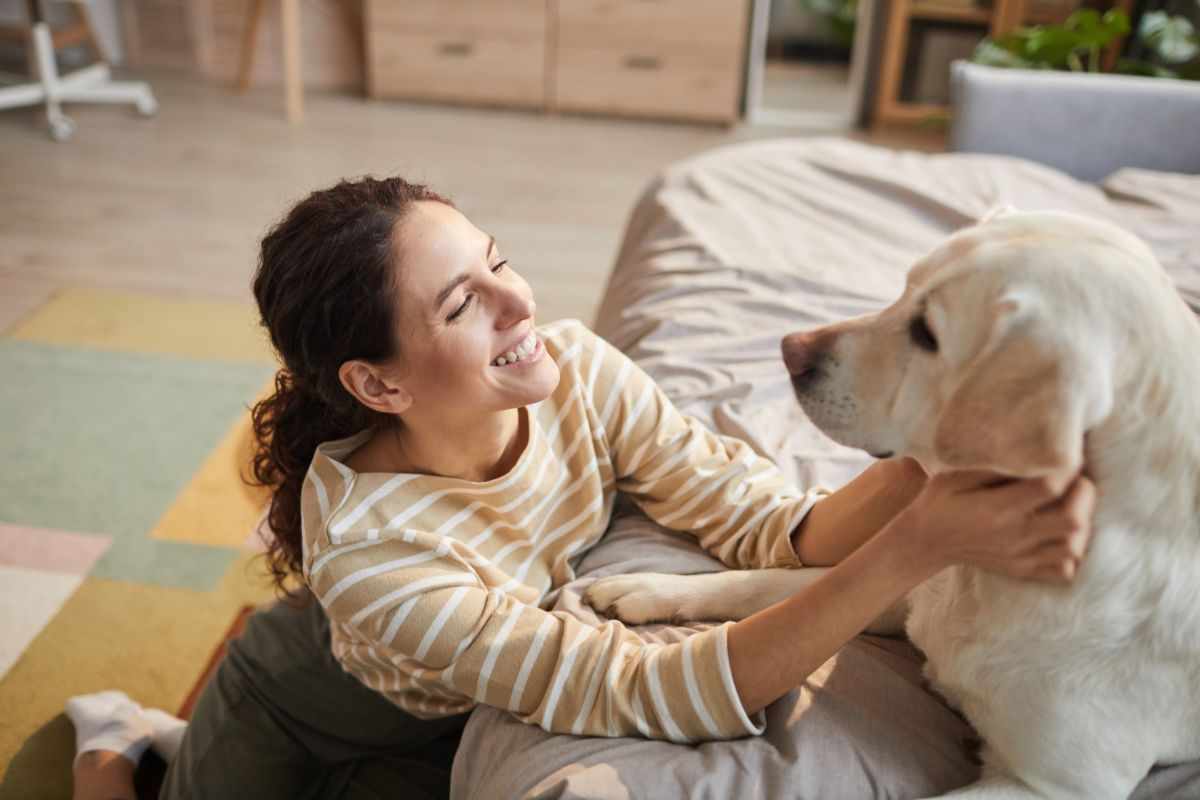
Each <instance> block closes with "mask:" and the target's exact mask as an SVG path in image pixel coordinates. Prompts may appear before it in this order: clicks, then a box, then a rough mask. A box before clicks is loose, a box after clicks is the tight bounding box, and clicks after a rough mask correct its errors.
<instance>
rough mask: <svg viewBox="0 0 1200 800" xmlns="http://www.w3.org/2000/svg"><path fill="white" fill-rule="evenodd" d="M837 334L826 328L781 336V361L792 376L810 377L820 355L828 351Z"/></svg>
mask: <svg viewBox="0 0 1200 800" xmlns="http://www.w3.org/2000/svg"><path fill="white" fill-rule="evenodd" d="M836 338H837V334H836V333H835V332H833V331H831V330H829V329H828V328H818V329H817V330H815V331H807V332H805V333H789V334H788V335H787V336H785V337H783V342H782V345H781V346H782V349H783V363H784V364H785V365H786V366H787V370H788V372H789V373H791V375H792V377H793V378H807V377H811V376H812V375H813V373H814V372H815V371H816V366H817V363H818V362H819V361H820V360H821V356H823V355H824V354H825V353H827V352H829V349H830V348H831V347H832V346H833V340H834V339H836Z"/></svg>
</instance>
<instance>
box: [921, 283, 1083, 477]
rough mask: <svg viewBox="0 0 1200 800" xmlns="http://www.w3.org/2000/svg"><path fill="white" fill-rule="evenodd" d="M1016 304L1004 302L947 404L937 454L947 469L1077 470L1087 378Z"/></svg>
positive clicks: (1031, 473)
mask: <svg viewBox="0 0 1200 800" xmlns="http://www.w3.org/2000/svg"><path fill="white" fill-rule="evenodd" d="M1019 305H1020V304H1019V303H1017V302H1015V301H1013V300H1004V301H1001V302H1000V303H999V304H998V305H997V307H996V308H995V309H994V311H995V314H996V318H995V320H994V321H993V325H992V330H991V334H990V335H989V337H988V341H987V342H986V344H985V346H984V347H983V349H982V350H981V351H980V354H979V355H978V356H976V357H975V359H974V360H973V361H972V362H971V363H969V364H967V365H966V367H965V370H964V372H963V376H962V378H961V379H960V381H959V383H958V385H957V386H956V387H954V388H953V390H952V391H951V393H950V395H949V398H948V400H947V401H946V403H945V405H944V406H943V408H942V411H941V416H940V417H939V418H938V421H937V426H936V430H935V433H934V443H933V446H934V454H935V455H936V457H937V459H938V460H939V461H940V462H941V463H942V465H943V466H945V467H947V468H950V469H982V470H990V471H994V472H1000V473H1003V474H1006V475H1013V476H1018V477H1033V476H1037V475H1048V474H1057V473H1064V472H1073V471H1076V470H1078V469H1079V467H1080V466H1081V465H1082V462H1083V434H1084V428H1085V415H1086V414H1087V411H1088V409H1089V405H1090V404H1089V396H1088V388H1087V384H1088V383H1090V381H1086V380H1084V381H1075V380H1073V378H1074V377H1075V376H1073V375H1072V374H1071V365H1070V364H1069V363H1066V362H1065V361H1064V360H1063V357H1062V355H1061V354H1059V353H1056V352H1055V350H1054V349H1052V348H1051V346H1049V345H1048V344H1046V343H1043V342H1039V341H1038V340H1037V339H1036V338H1035V337H1034V336H1032V335H1030V333H1029V332H1028V331H1027V330H1025V329H1024V327H1025V326H1024V325H1023V324H1022V322H1023V321H1024V320H1023V319H1022V318H1023V317H1024V315H1023V314H1021V313H1020V307H1019Z"/></svg>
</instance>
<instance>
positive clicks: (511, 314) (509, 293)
mask: <svg viewBox="0 0 1200 800" xmlns="http://www.w3.org/2000/svg"><path fill="white" fill-rule="evenodd" d="M536 310H537V304H536V303H534V302H533V297H532V296H531V295H530V294H529V293H528V292H523V291H521V290H520V289H518V288H517V287H512V288H509V289H506V290H505V291H504V293H503V295H502V298H501V314H500V319H499V320H498V322H499V323H500V326H501V327H502V328H507V327H509V326H511V325H513V324H515V323H517V322H520V321H521V320H523V319H530V318H532V317H533V315H534V312H535V311H536Z"/></svg>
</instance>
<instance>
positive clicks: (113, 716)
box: [66, 690, 153, 765]
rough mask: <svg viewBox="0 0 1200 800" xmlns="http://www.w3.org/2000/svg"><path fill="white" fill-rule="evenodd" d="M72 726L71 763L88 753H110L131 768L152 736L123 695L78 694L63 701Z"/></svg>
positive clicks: (138, 711)
mask: <svg viewBox="0 0 1200 800" xmlns="http://www.w3.org/2000/svg"><path fill="white" fill-rule="evenodd" d="M66 711H67V716H68V717H70V718H71V722H73V723H75V761H76V762H78V761H79V757H80V756H81V755H83V754H84V753H86V752H88V751H89V750H114V751H116V752H118V753H120V754H121V755H123V756H125V758H127V759H129V760H130V761H132V762H133V763H134V764H135V765H136V764H137V763H138V761H139V760H140V759H141V757H142V753H144V752H146V748H147V747H149V746H150V739H151V735H152V733H153V729H152V728H151V725H150V722H149V721H148V720H147V719H146V717H145V715H144V714H143V713H142V707H141V706H139V705H138V704H137V703H135V702H133V701H132V700H130V699H129V696H128V695H126V694H125V693H124V692H118V691H115V690H114V691H108V692H97V693H96V694H82V695H79V696H77V697H72V698H71V699H70V700H68V701H67V709H66Z"/></svg>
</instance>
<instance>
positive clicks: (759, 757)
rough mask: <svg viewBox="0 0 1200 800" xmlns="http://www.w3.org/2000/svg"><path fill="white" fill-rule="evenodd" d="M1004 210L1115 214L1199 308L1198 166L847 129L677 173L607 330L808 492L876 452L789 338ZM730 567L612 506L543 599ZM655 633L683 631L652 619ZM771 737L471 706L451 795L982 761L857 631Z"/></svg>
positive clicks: (654, 191) (924, 780)
mask: <svg viewBox="0 0 1200 800" xmlns="http://www.w3.org/2000/svg"><path fill="white" fill-rule="evenodd" d="M998 203H1010V204H1012V205H1014V206H1017V207H1018V208H1022V209H1041V208H1047V209H1049V208H1056V209H1067V210H1076V211H1081V212H1085V213H1089V214H1093V215H1097V216H1101V217H1108V218H1110V219H1113V220H1114V221H1116V222H1118V223H1119V224H1124V225H1126V226H1127V227H1129V228H1130V229H1132V230H1133V231H1134V232H1136V233H1138V234H1140V235H1142V236H1143V237H1145V238H1146V239H1147V240H1148V241H1149V242H1150V243H1151V245H1152V246H1153V247H1154V249H1155V250H1156V252H1157V253H1158V255H1159V257H1160V260H1162V262H1163V263H1164V265H1165V266H1166V267H1167V268H1168V270H1169V271H1170V272H1171V273H1172V275H1173V277H1174V278H1175V279H1176V282H1177V285H1179V286H1180V289H1181V291H1182V292H1183V293H1184V296H1185V297H1186V298H1187V299H1188V300H1189V302H1190V303H1191V304H1192V305H1193V308H1200V177H1189V176H1178V175H1167V174H1161V173H1150V172H1144V171H1124V172H1121V173H1118V174H1117V175H1115V176H1113V177H1112V178H1110V179H1109V181H1107V182H1106V183H1105V184H1104V185H1103V186H1095V185H1091V184H1082V183H1079V182H1077V181H1074V180H1073V179H1071V178H1069V177H1067V176H1065V175H1062V174H1060V173H1057V172H1055V171H1053V170H1050V169H1047V168H1044V167H1040V166H1037V165H1035V164H1031V163H1028V162H1022V161H1018V160H1014V159H1008V158H1001V157H993V156H971V155H933V156H931V155H925V154H917V153H896V152H893V151H888V150H882V149H876V148H872V147H868V146H865V145H860V144H855V143H851V142H847V141H844V140H833V139H825V140H821V139H817V140H812V139H804V140H781V141H777V142H760V143H753V144H747V145H739V146H735V147H732V148H726V149H722V150H717V151H714V152H711V153H708V154H705V155H703V156H701V157H698V158H696V159H693V160H690V161H687V162H684V163H681V164H678V165H676V166H674V167H672V168H671V169H669V170H667V171H666V172H665V173H664V174H663V175H661V176H660V177H659V178H658V179H656V180H655V181H654V182H653V183H652V184H651V185H650V187H649V188H648V189H647V191H646V192H645V194H644V195H643V197H642V198H641V200H640V201H639V203H638V204H637V206H636V208H635V209H634V212H633V214H632V216H631V218H630V220H629V223H628V226H627V230H626V236H625V240H624V243H623V245H622V247H621V251H620V254H619V256H618V259H617V264H616V266H615V268H614V271H613V274H612V277H611V279H610V283H609V286H608V288H607V290H606V292H605V295H604V298H603V302H602V304H601V307H600V310H599V314H598V320H597V323H596V330H597V332H599V333H600V334H601V335H603V336H604V337H605V338H607V339H609V341H611V342H613V343H614V344H615V345H617V346H618V347H620V348H621V349H622V350H624V351H625V352H626V353H628V354H629V355H630V356H631V357H632V358H633V359H634V360H636V361H637V362H638V363H640V364H641V365H642V366H643V367H644V368H645V369H646V370H647V371H648V372H649V373H650V374H651V375H652V376H653V377H654V378H655V379H657V380H658V381H659V383H660V384H661V385H662V386H663V388H664V389H665V391H666V392H667V393H668V394H669V395H670V396H671V397H672V399H673V400H674V401H675V402H676V403H677V404H678V405H679V407H680V408H681V409H682V410H684V411H685V412H687V413H691V414H693V415H695V416H697V417H699V418H700V419H702V420H704V421H705V422H706V423H708V424H709V425H711V426H712V427H713V428H714V429H716V430H718V431H720V432H722V433H726V434H730V435H733V436H738V437H740V438H742V439H745V440H746V441H748V442H750V443H751V444H752V445H753V446H754V447H755V448H756V449H757V450H758V451H759V452H760V453H762V454H764V455H766V456H768V457H770V458H772V459H774V460H775V461H776V462H777V463H778V464H779V465H780V467H781V468H782V469H784V470H785V471H786V472H787V473H788V475H790V476H791V478H792V479H793V480H795V481H797V482H798V483H801V484H804V485H811V484H814V483H815V484H821V485H824V486H827V487H830V488H834V487H836V486H839V485H841V484H842V483H844V482H845V481H846V480H848V479H849V478H851V477H852V476H853V475H855V474H856V473H857V472H858V471H859V470H861V469H862V468H863V467H864V466H865V464H866V463H867V460H868V459H867V457H866V456H865V455H864V454H862V453H859V452H856V451H852V450H848V449H846V448H842V447H840V446H838V445H835V444H833V443H832V442H830V441H829V440H827V439H825V438H824V437H823V436H821V435H820V434H819V433H818V432H817V431H816V430H815V428H813V426H812V425H811V423H809V422H808V421H807V420H806V419H805V418H804V416H803V414H802V413H801V412H800V410H799V408H798V407H797V406H796V405H795V403H794V401H793V400H792V394H791V389H790V386H789V383H788V381H787V378H786V374H785V372H784V370H783V367H782V364H781V363H780V360H779V339H780V338H781V337H782V336H783V334H785V333H788V332H790V331H793V330H799V329H804V328H808V327H811V326H815V325H820V324H823V323H827V322H831V321H834V320H837V319H842V318H845V317H849V316H854V315H858V314H863V313H868V312H871V311H874V310H877V309H878V308H880V307H882V306H884V305H886V304H887V303H889V302H890V301H891V300H892V299H894V298H895V297H896V296H897V295H898V294H899V292H900V289H901V287H902V285H903V281H904V274H905V271H906V269H907V267H908V265H909V264H910V263H911V262H912V261H913V260H914V259H915V258H917V257H918V256H920V255H921V254H922V253H924V252H925V251H927V250H928V249H930V248H931V247H932V246H933V245H934V244H935V243H936V242H937V241H939V240H940V239H941V238H942V237H943V236H945V235H946V234H948V233H950V232H951V231H953V230H955V229H956V228H958V227H961V226H963V225H965V224H967V223H969V222H971V221H972V220H974V219H976V218H977V217H979V216H980V215H982V214H983V213H984V212H985V211H986V210H987V209H988V208H990V207H991V206H993V205H995V204H998ZM721 568H722V567H721V565H720V564H719V563H717V562H715V561H714V560H713V559H711V558H709V557H708V556H707V555H705V554H704V553H703V552H702V551H700V550H699V549H698V548H697V547H696V546H695V544H694V543H693V542H692V541H691V540H690V539H689V538H688V537H686V536H680V535H678V534H673V533H670V532H667V531H665V530H663V529H661V528H658V526H656V525H654V524H653V523H650V522H648V521H647V520H646V519H645V518H644V517H642V516H641V515H640V514H639V513H637V512H636V510H634V509H632V508H629V507H618V510H617V513H616V514H615V515H614V522H613V525H612V528H611V530H610V532H609V534H608V535H607V536H606V537H605V539H604V540H603V541H602V542H601V543H600V545H599V546H597V547H596V548H595V549H594V550H592V551H591V552H590V553H588V554H587V555H586V556H585V557H584V558H583V559H582V560H581V561H580V563H579V564H578V565H577V569H576V572H577V574H579V575H580V576H581V577H580V578H579V579H578V580H576V581H575V582H573V583H572V584H569V585H568V586H567V587H564V589H563V590H562V591H561V592H559V593H557V594H556V595H555V596H553V597H552V598H550V599H549V601H548V603H549V605H552V606H554V607H557V608H560V609H568V610H570V611H572V613H575V614H576V615H577V616H579V617H580V618H581V619H584V620H594V619H595V617H594V615H593V614H592V611H591V610H590V609H589V608H586V607H584V606H582V605H581V603H580V602H579V594H580V592H581V590H582V589H583V588H584V587H586V585H587V584H588V583H589V582H590V581H591V580H594V579H595V578H596V577H599V576H602V575H607V574H613V573H618V572H638V571H660V572H701V571H711V570H716V569H721ZM640 630H641V631H642V633H643V635H644V636H646V637H647V638H649V639H652V640H658V641H666V640H672V639H675V638H677V637H680V636H685V635H687V633H688V630H687V629H686V628H677V627H671V626H644V627H643V628H642V629H640ZM766 722H767V730H766V733H765V734H764V735H763V736H761V737H754V738H747V739H741V740H737V741H731V742H709V743H705V744H701V745H697V746H691V747H688V746H681V745H672V744H667V743H663V742H650V741H645V740H640V739H632V738H623V739H599V738H580V737H571V736H554V735H550V734H547V733H545V732H543V731H541V730H540V729H537V728H534V727H531V726H527V725H524V724H522V723H520V722H517V721H516V720H515V719H513V718H511V717H509V716H508V715H507V714H505V713H503V712H499V711H495V710H493V709H487V708H481V709H478V710H477V711H476V712H475V713H474V714H473V715H472V718H471V721H470V723H469V724H468V726H467V730H466V732H465V734H464V737H463V742H462V745H461V747H460V750H459V755H458V757H457V759H456V761H455V766H454V789H453V796H454V797H456V798H489V799H490V798H524V797H538V798H643V797H645V798H671V797H688V798H703V797H711V798H735V797H736V798H755V797H762V798H767V797H789V798H810V797H811V798H870V797H878V798H884V797H887V798H893V797H894V798H911V797H919V796H923V795H926V794H931V793H937V792H941V791H945V790H947V789H949V788H952V787H954V786H958V785H961V784H963V783H965V782H968V781H970V780H971V779H972V778H973V777H974V775H975V773H976V769H977V767H976V765H975V763H974V761H973V759H972V748H973V741H972V739H973V736H972V732H971V730H970V728H969V727H968V726H967V725H966V724H965V723H964V722H963V721H962V720H961V719H960V718H959V717H958V716H957V715H956V714H954V713H953V712H952V711H950V710H949V709H948V708H947V707H946V706H945V705H944V704H943V703H942V702H941V700H940V699H939V698H938V697H936V696H935V695H933V694H932V693H930V692H929V691H927V690H926V689H925V688H924V686H923V685H922V681H921V678H920V659H919V656H918V655H917V654H916V653H915V651H913V650H912V648H911V647H909V646H908V645H907V643H905V642H903V641H900V640H889V639H882V638H877V637H867V636H863V637H860V638H859V639H857V640H855V641H854V642H852V643H851V644H850V645H849V646H847V647H846V648H845V649H844V650H843V651H842V653H841V654H839V655H838V657H836V658H834V659H831V660H830V661H829V662H828V663H827V664H826V665H825V666H824V667H822V669H821V670H819V671H818V672H817V673H816V674H814V675H813V676H812V677H811V678H810V679H809V680H808V681H807V682H806V683H805V684H804V685H803V686H801V687H799V688H798V689H797V690H795V691H793V692H791V693H790V694H789V695H787V696H786V697H784V698H782V699H781V700H779V701H777V702H776V703H774V704H773V705H772V706H771V707H770V708H769V709H768V710H767V712H766ZM1135 796H1136V797H1138V798H1151V797H1153V798H1178V799H1179V800H1182V798H1197V797H1200V765H1197V764H1185V765H1178V766H1175V767H1170V768H1165V769H1159V770H1156V771H1155V772H1154V773H1152V774H1151V775H1150V776H1149V777H1148V778H1147V780H1146V781H1145V782H1144V783H1143V785H1142V786H1141V787H1140V788H1139V790H1138V793H1137V794H1136V795H1135Z"/></svg>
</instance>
